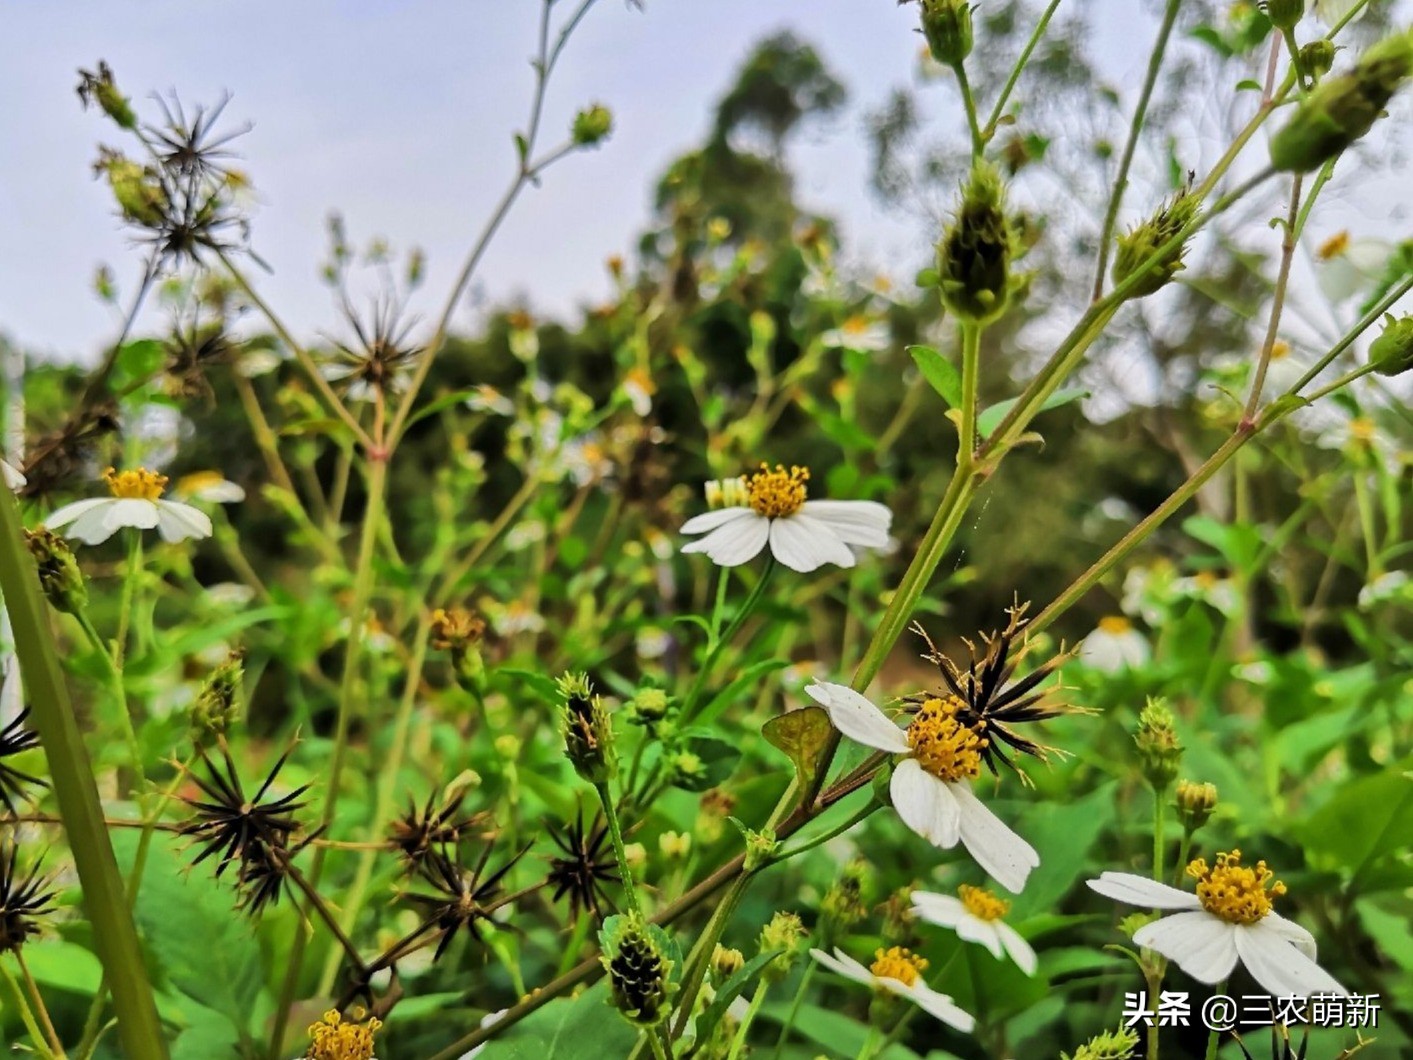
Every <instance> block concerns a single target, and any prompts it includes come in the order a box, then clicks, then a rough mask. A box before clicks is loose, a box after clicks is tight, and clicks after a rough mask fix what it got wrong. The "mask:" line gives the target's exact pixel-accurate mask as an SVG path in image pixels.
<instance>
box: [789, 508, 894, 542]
mask: <svg viewBox="0 0 1413 1060" xmlns="http://www.w3.org/2000/svg"><path fill="white" fill-rule="evenodd" d="M800 514H801V515H808V516H810V517H811V518H813V519H818V520H820V521H821V522H823V523H826V524H827V525H828V526H829V529H831V530H833V531H834V533H835V534H836V535H837V536H838V537H839V539H840V540H841V541H843V542H844V543H845V544H848V545H864V546H866V547H868V548H883V547H884V546H885V545H887V544H888V528H889V527H890V526H892V525H893V513H892V512H890V511H889V510H888V509H887V508H885V507H884V506H883V505H881V504H879V503H878V502H876V501H805V503H804V504H802V505H801V506H800Z"/></svg>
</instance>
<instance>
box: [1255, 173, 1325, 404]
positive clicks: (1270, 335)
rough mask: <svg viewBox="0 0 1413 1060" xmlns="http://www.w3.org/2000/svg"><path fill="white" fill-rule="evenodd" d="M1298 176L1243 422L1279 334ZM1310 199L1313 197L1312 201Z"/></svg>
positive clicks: (1297, 202) (1257, 397) (1263, 380)
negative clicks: (1269, 311)
mask: <svg viewBox="0 0 1413 1060" xmlns="http://www.w3.org/2000/svg"><path fill="white" fill-rule="evenodd" d="M1300 183H1301V174H1299V173H1297V174H1295V176H1294V177H1293V178H1291V182H1290V209H1289V212H1288V213H1287V215H1286V220H1285V227H1284V232H1285V234H1284V236H1283V237H1282V239H1281V262H1280V267H1279V269H1278V270H1277V272H1276V286H1275V290H1274V292H1273V294H1272V296H1271V316H1270V319H1269V320H1267V322H1266V340H1265V341H1264V342H1263V343H1262V344H1261V356H1260V357H1258V358H1257V360H1256V374H1255V375H1254V376H1253V377H1252V379H1251V393H1250V394H1248V395H1247V398H1246V408H1245V409H1244V410H1243V412H1242V414H1241V415H1242V419H1243V420H1248V421H1249V420H1251V419H1252V418H1253V417H1254V416H1255V415H1256V409H1257V408H1259V407H1260V404H1261V390H1262V388H1263V387H1264V386H1265V385H1266V370H1267V369H1268V368H1269V367H1270V364H1271V353H1272V352H1273V351H1274V350H1275V348H1276V336H1277V334H1279V332H1280V323H1281V311H1282V310H1283V309H1284V308H1285V290H1286V285H1287V284H1288V283H1289V282H1290V263H1291V261H1292V259H1293V258H1294V257H1295V234H1296V223H1297V221H1298V220H1299V217H1300ZM1312 199H1313V197H1312Z"/></svg>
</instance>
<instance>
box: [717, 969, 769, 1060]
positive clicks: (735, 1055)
mask: <svg viewBox="0 0 1413 1060" xmlns="http://www.w3.org/2000/svg"><path fill="white" fill-rule="evenodd" d="M769 990H770V980H768V979H767V978H766V977H765V976H761V977H760V979H759V980H758V981H757V982H756V990H755V993H754V994H752V995H751V1005H750V1007H749V1008H748V1009H746V1016H745V1018H744V1019H743V1020H741V1026H739V1027H738V1028H736V1037H735V1039H734V1040H733V1041H732V1042H731V1051H730V1052H729V1053H727V1054H726V1060H740V1056H741V1052H742V1050H743V1049H745V1048H746V1038H747V1037H748V1036H749V1034H750V1032H751V1024H752V1023H753V1022H755V1018H756V1016H757V1014H759V1012H760V1007H761V1005H763V1004H765V995H766V994H767V993H768V992H769Z"/></svg>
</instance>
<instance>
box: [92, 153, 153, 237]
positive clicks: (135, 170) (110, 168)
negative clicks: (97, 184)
mask: <svg viewBox="0 0 1413 1060" xmlns="http://www.w3.org/2000/svg"><path fill="white" fill-rule="evenodd" d="M94 168H95V169H96V170H97V171H98V172H101V173H103V174H104V175H105V176H107V178H108V186H109V187H110V188H112V189H113V198H114V199H116V200H117V202H118V209H120V210H121V211H122V213H123V216H124V217H125V218H127V219H128V220H129V221H132V222H133V223H134V224H139V225H142V226H143V227H145V228H156V227H158V226H159V225H161V224H162V221H163V219H164V218H165V217H166V214H167V193H166V191H165V190H164V189H163V187H162V185H161V183H160V182H159V181H158V180H157V174H156V173H155V172H153V171H152V170H151V169H149V168H147V167H145V166H143V165H141V164H140V163H138V162H134V161H132V160H131V159H130V158H127V157H125V156H124V155H122V154H119V153H118V152H117V151H109V150H107V149H106V148H105V149H104V150H103V152H102V155H101V156H100V158H99V160H98V163H97V165H96V166H95V167H94Z"/></svg>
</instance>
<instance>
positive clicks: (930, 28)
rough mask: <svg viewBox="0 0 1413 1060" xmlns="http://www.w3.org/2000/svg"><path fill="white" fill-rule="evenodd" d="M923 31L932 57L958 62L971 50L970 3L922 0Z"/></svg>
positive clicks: (950, 64)
mask: <svg viewBox="0 0 1413 1060" xmlns="http://www.w3.org/2000/svg"><path fill="white" fill-rule="evenodd" d="M922 35H923V36H924V37H926V38H927V47H928V50H929V51H931V52H932V57H933V58H934V59H936V60H937V61H938V62H939V63H941V64H942V65H944V66H957V65H959V64H960V63H961V62H962V60H964V59H965V58H966V57H967V56H968V55H970V54H971V47H972V32H971V5H970V4H968V3H967V0H922Z"/></svg>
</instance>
